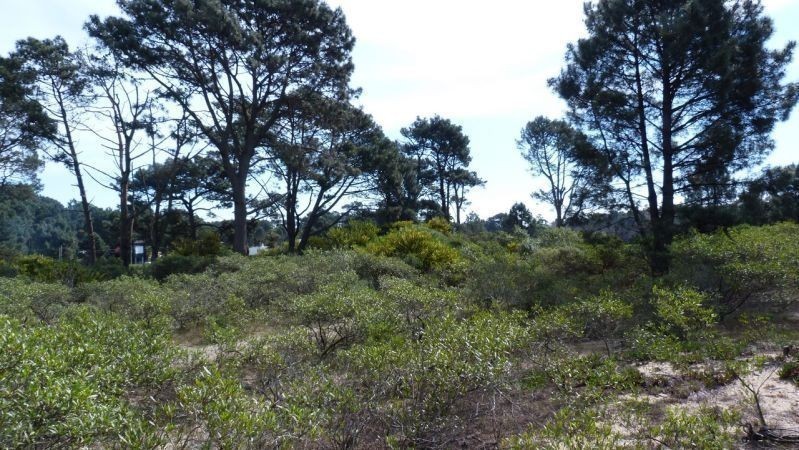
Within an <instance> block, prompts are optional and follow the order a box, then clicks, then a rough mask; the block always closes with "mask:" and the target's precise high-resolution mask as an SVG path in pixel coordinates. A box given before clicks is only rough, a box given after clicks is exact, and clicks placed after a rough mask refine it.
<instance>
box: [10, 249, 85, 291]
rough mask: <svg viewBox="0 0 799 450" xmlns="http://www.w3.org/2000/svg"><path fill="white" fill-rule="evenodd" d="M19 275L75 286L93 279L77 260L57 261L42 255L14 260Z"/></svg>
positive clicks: (39, 280) (32, 279)
mask: <svg viewBox="0 0 799 450" xmlns="http://www.w3.org/2000/svg"><path fill="white" fill-rule="evenodd" d="M14 266H15V267H16V271H17V275H18V276H21V277H25V278H27V279H28V280H30V281H36V282H40V283H63V284H66V285H67V286H75V285H78V284H80V283H83V282H87V281H91V280H93V279H95V278H94V276H93V274H92V273H91V272H90V271H89V270H88V269H87V268H86V267H85V266H83V265H81V264H80V263H78V262H77V261H57V260H55V259H53V258H48V257H46V256H41V255H28V256H20V257H17V258H16V259H15V260H14Z"/></svg>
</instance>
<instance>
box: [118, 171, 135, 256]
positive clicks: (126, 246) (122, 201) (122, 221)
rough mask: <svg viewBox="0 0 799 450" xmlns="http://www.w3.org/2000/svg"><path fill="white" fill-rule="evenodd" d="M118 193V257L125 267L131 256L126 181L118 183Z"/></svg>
mask: <svg viewBox="0 0 799 450" xmlns="http://www.w3.org/2000/svg"><path fill="white" fill-rule="evenodd" d="M120 188H121V189H120V194H119V212H120V214H119V257H120V258H121V259H122V264H123V265H124V266H125V267H128V266H130V256H131V234H132V232H131V223H130V222H131V220H130V210H129V208H128V181H127V180H126V179H123V180H122V182H121V183H120Z"/></svg>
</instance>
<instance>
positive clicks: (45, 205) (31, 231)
mask: <svg viewBox="0 0 799 450" xmlns="http://www.w3.org/2000/svg"><path fill="white" fill-rule="evenodd" d="M72 214H74V213H73V212H72V211H69V210H67V209H66V208H64V207H63V206H62V205H61V204H60V203H58V202H57V201H55V200H53V199H50V198H46V197H41V196H39V195H37V194H36V193H35V192H34V191H33V189H32V188H30V187H29V186H3V187H0V245H2V246H4V247H6V248H9V249H13V250H15V251H17V252H19V253H38V254H42V255H46V256H50V257H58V256H59V253H61V254H62V255H63V256H64V257H65V258H68V259H73V258H76V257H77V255H76V253H77V247H78V245H77V244H78V242H77V228H76V227H75V226H74V221H73V218H72Z"/></svg>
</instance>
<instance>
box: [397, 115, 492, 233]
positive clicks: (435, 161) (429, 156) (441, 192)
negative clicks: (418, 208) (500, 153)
mask: <svg viewBox="0 0 799 450" xmlns="http://www.w3.org/2000/svg"><path fill="white" fill-rule="evenodd" d="M401 133H402V135H403V136H404V137H405V139H406V140H407V143H406V144H405V145H404V147H403V149H402V151H403V152H404V153H405V155H406V156H407V157H408V158H410V159H411V160H413V161H414V162H415V163H416V171H417V180H418V183H419V184H420V185H421V187H422V190H421V191H420V195H421V198H426V199H428V200H431V201H432V202H435V208H433V209H432V210H431V211H430V215H431V216H435V215H441V216H443V217H444V218H446V219H447V220H451V219H452V212H453V211H452V207H453V206H454V207H455V214H456V216H457V217H456V218H457V222H458V223H460V211H461V208H462V205H463V204H464V197H465V191H466V190H467V189H468V188H470V187H474V186H478V185H480V184H482V183H483V181H482V180H480V179H479V178H478V177H477V175H476V174H474V173H473V172H469V171H468V170H467V167H468V166H469V163H470V162H471V160H472V157H471V156H470V154H469V138H468V137H467V136H466V135H464V134H463V130H462V128H461V127H460V126H459V125H455V124H454V123H452V122H450V121H449V120H448V119H444V118H442V117H439V116H434V117H432V118H429V119H422V118H420V117H417V118H416V121H414V122H413V123H412V124H411V126H409V127H408V128H403V129H402V130H401ZM453 203H454V205H453Z"/></svg>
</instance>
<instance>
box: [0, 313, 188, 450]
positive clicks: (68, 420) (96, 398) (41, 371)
mask: <svg viewBox="0 0 799 450" xmlns="http://www.w3.org/2000/svg"><path fill="white" fill-rule="evenodd" d="M175 355H176V354H175V352H174V350H173V349H172V346H171V343H170V342H169V338H168V336H166V335H164V334H162V333H159V332H155V331H153V330H152V329H149V328H146V327H143V326H141V325H139V324H136V323H132V322H128V321H126V320H124V319H121V318H120V317H119V316H115V315H110V314H104V313H100V312H98V311H97V310H94V309H88V308H71V309H70V310H68V311H67V312H66V313H65V314H63V315H62V317H61V318H60V319H59V321H58V323H57V324H56V325H54V326H33V327H31V326H24V325H22V324H21V323H20V322H19V321H16V320H13V319H10V318H8V317H5V316H0V368H2V370H0V386H3V388H2V390H0V447H4V448H14V447H20V446H21V447H28V446H30V447H48V448H52V447H67V446H68V447H83V446H91V445H92V444H99V443H102V442H105V441H107V440H110V441H114V440H116V438H117V436H118V434H119V433H120V431H121V430H125V429H126V428H127V427H128V426H133V424H136V423H137V422H139V421H141V420H142V416H141V415H140V414H138V413H137V412H136V406H135V405H133V404H132V403H131V402H130V401H129V400H128V393H129V392H132V391H134V390H138V391H139V392H140V393H141V394H144V398H147V396H149V395H155V393H156V392H157V391H158V390H160V389H162V387H163V386H167V385H168V381H169V380H171V379H172V378H173V377H174V369H172V367H173V366H172V361H173V359H174V357H175Z"/></svg>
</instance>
